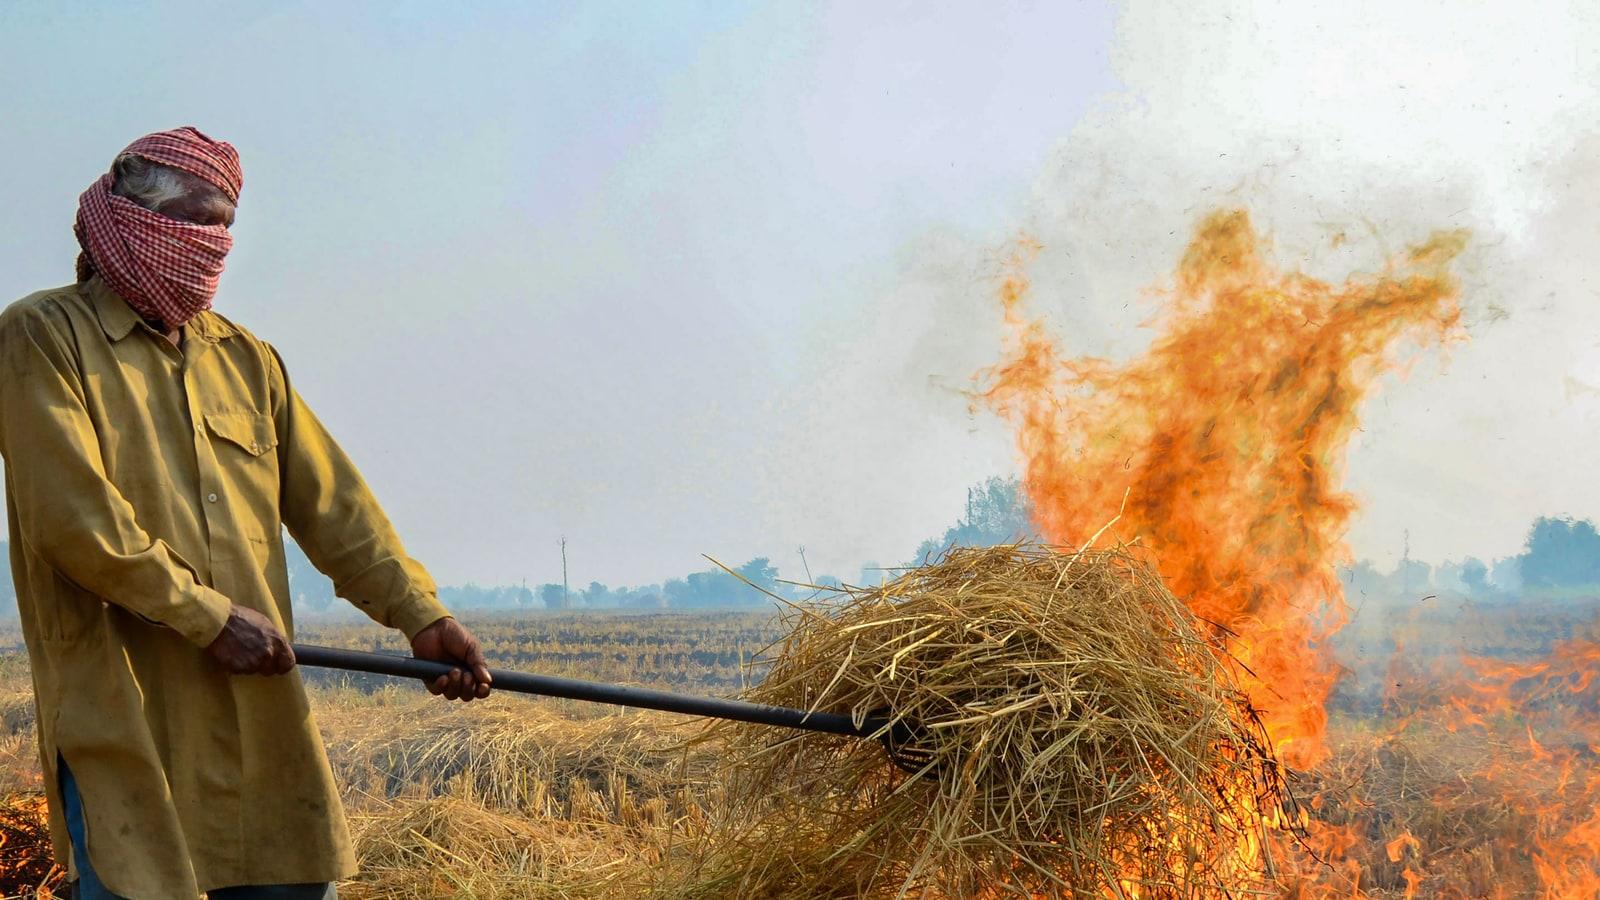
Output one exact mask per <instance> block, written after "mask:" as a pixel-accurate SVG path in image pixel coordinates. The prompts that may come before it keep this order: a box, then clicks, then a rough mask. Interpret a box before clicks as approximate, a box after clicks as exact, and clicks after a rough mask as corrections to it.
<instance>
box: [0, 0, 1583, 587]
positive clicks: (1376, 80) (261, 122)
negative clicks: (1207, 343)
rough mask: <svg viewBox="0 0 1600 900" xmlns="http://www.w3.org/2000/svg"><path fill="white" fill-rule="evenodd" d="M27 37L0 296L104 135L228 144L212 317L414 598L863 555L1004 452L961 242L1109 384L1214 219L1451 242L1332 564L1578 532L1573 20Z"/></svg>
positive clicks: (19, 283) (876, 552) (141, 32)
mask: <svg viewBox="0 0 1600 900" xmlns="http://www.w3.org/2000/svg"><path fill="white" fill-rule="evenodd" d="M65 6H66V5H65V4H59V3H46V2H17V0H10V2H4V0H0V146H3V149H4V152H5V160H6V166H7V174H8V176H9V178H8V179H7V191H6V200H7V202H6V205H5V209H4V212H3V213H0V296H8V297H15V296H21V295H22V294H24V293H27V292H29V291H31V290H35V289H37V288H40V287H44V286H49V285H56V284H60V283H63V282H65V281H67V280H69V279H70V277H71V271H72V259H73V256H74V253H75V247H74V243H73V240H72V236H71V231H70V225H71V222H72V217H73V212H74V206H75V203H76V198H77V195H78V193H79V192H80V191H81V190H82V189H83V188H84V186H85V185H87V184H88V183H89V182H90V181H91V180H92V179H93V178H95V177H96V176H98V175H99V174H100V173H101V172H102V171H104V169H105V167H106V165H107V164H108V163H109V161H110V159H111V157H112V155H113V154H114V153H115V152H116V151H117V150H118V149H119V148H121V147H122V146H123V145H124V144H126V143H127V142H128V141H129V140H131V139H132V138H134V137H136V136H138V135H139V134H142V133H144V132H147V131H151V130H155V129H159V128H168V127H172V126H174V125H178V124H184V123H192V124H195V125H198V126H200V127H201V128H202V129H205V130H207V131H209V132H210V133H212V134H214V135H216V136H219V137H223V138H226V139H228V140H231V141H233V142H234V143H235V144H237V145H238V147H239V149H240V151H241V153H242V155H243V159H244V167H245V173H246V179H245V190H244V196H243V202H242V205H241V208H240V212H239V220H238V225H237V226H236V228H235V234H236V237H237V243H236V249H235V250H234V253H233V255H232V256H231V257H230V261H229V267H228V271H227V273H226V274H225V275H224V278H223V285H222V291H221V293H220V294H219V296H218V305H219V307H220V308H221V309H222V310H223V311H225V312H227V313H228V314H229V315H231V316H233V317H234V318H236V319H237V320H239V321H241V322H243V323H245V324H246V325H248V326H250V327H251V328H253V329H254V330H256V332H257V333H259V334H260V335H262V336H263V337H266V338H268V339H269V340H272V341H274V342H275V343H276V344H277V345H278V346H279V348H280V349H281V350H282V352H283V355H284V356H285V358H286V359H287V360H288V363H289V365H290V371H291V374H292V375H293V377H294V379H295V381H296V383H297V385H298V386H299V387H300V388H301V390H302V391H303V393H305V394H306V396H307V397H308V399H310V401H311V402H312V403H313V405H314V406H315V407H316V408H317V409H318V410H319V412H320V413H321V414H322V415H323V417H324V418H325V419H326V420H327V421H328V422H329V424H330V425H331V427H332V428H333V429H334V431H335V432H336V433H337V434H338V435H339V436H340V437H341V439H342V440H343V442H344V443H345V444H346V446H347V448H348V449H349V450H350V451H351V453H352V455H353V456H354V457H355V458H356V460H357V461H358V462H359V463H360V464H361V465H362V466H363V468H364V470H365V472H366V474H367V475H368V478H369V480H370V481H371V482H372V483H373V485H374V486H375V488H376V489H377V491H378V493H379V495H380V497H381V498H382V499H383V501H384V502H385V504H386V505H387V507H388V509H389V510H390V512H391V514H392V515H393V517H394V518H395V520H396V522H397V524H398V525H399V526H400V529H401V532H402V534H404V535H405V536H406V539H407V541H408V542H409V543H410V545H411V547H412V550H413V552H414V553H415V554H416V555H417V556H418V557H420V558H421V559H423V560H424V561H425V562H427V563H428V564H429V565H430V566H431V567H433V569H434V570H435V572H436V574H437V575H438V576H439V577H440V579H441V580H443V581H446V582H459V581H464V580H467V579H476V580H478V581H480V582H507V581H516V580H520V579H522V578H527V579H528V580H530V581H535V582H537V581H546V580H550V579H552V578H554V577H556V576H557V575H558V574H559V557H558V553H557V541H558V539H559V538H560V536H561V535H563V534H565V535H566V536H567V538H568V539H569V547H570V550H571V556H572V560H573V570H572V574H573V578H574V580H575V581H577V582H579V583H586V582H587V581H589V580H590V579H600V580H603V581H607V582H610V583H613V584H615V583H618V582H625V583H626V582H641V581H652V580H656V579H659V578H662V577H667V576H671V575H675V574H679V573H681V572H684V571H687V570H690V569H693V568H698V567H701V566H703V565H704V563H703V561H702V560H701V559H700V556H699V555H700V554H701V553H709V554H712V555H715V556H717V557H719V558H722V559H725V560H728V561H730V562H739V561H742V560H745V559H748V558H750V557H752V556H756V555H767V556H770V557H772V558H773V559H774V560H775V561H776V562H777V563H778V565H779V566H780V567H781V568H782V569H783V570H784V571H785V572H786V573H788V574H791V575H793V574H797V573H798V572H799V567H798V561H799V560H798V556H797V554H796V553H795V548H796V547H797V546H799V545H801V544H804V545H805V546H806V547H807V556H808V558H809V559H810V561H811V563H812V565H813V568H814V570H815V571H818V572H833V573H836V574H839V575H843V576H845V577H851V576H853V575H855V574H856V572H857V567H858V566H859V565H860V564H861V563H863V562H868V561H876V562H879V563H895V562H899V561H903V560H904V559H906V557H907V556H908V555H909V554H910V553H911V552H912V551H913V549H914V548H915V547H916V545H917V542H918V541H919V540H921V539H922V538H925V537H928V536H930V535H933V534H936V533H938V532H939V531H940V530H941V529H942V528H943V527H944V526H945V525H947V524H949V523H950V522H951V521H952V520H953V519H954V518H955V517H956V516H957V515H959V514H960V512H961V507H962V501H963V497H964V492H965V489H966V486H967V485H969V484H972V483H974V482H976V481H978V480H980V479H982V478H983V477H985V476H987V475H990V474H994V473H1003V472H1008V471H1013V470H1014V468H1015V465H1016V457H1015V451H1014V449H1013V447H1012V444H1011V440H1010V436H1009V435H1008V433H1007V432H1006V429H1005V428H1004V427H1003V426H1002V425H1001V424H1000V423H998V422H996V421H995V420H994V419H993V418H992V417H989V416H987V415H985V414H983V413H977V414H973V413H971V412H970V411H969V403H968V398H967V397H966V396H965V395H964V394H963V393H962V392H963V390H964V389H966V388H969V387H970V386H971V384H972V382H971V376H972V374H973V373H974V372H975V371H977V370H978V369H979V368H981V367H983V366H985V365H987V364H990V363H993V362H994V361H995V360H996V358H997V357H998V354H999V352H1000V333H1001V329H1000V327H999V324H998V317H997V315H996V310H995V304H994V299H993V293H994V284H993V277H992V276H993V272H994V260H995V258H996V252H997V250H999V249H1001V248H1003V247H1004V246H1005V244H1006V242H1007V241H1008V240H1010V239H1011V238H1012V237H1013V236H1014V235H1015V234H1016V233H1017V232H1018V231H1020V230H1026V231H1027V232H1029V233H1030V234H1032V235H1034V236H1035V237H1037V238H1039V239H1040V240H1041V241H1042V242H1043V244H1044V250H1043V252H1042V253H1041V254H1040V257H1039V259H1038V261H1037V262H1036V264H1035V265H1034V267H1033V275H1034V278H1035V283H1036V289H1037V290H1036V297H1035V301H1034V306H1033V307H1032V308H1034V309H1036V310H1038V311H1039V312H1041V313H1044V314H1046V315H1048V316H1049V318H1050V320H1051V322H1052V323H1053V325H1054V327H1055V328H1056V329H1057V331H1058V332H1059V333H1060V335H1061V337H1062V341H1063V343H1064V345H1065V346H1066V347H1067V348H1068V349H1069V350H1071V351H1073V352H1080V353H1093V354H1098V355H1110V356H1114V357H1115V356H1122V355H1126V354H1129V353H1133V352H1137V351H1138V350H1139V349H1140V347H1142V346H1143V344H1144V343H1145V342H1146V341H1147V340H1148V332H1146V331H1141V330H1140V329H1139V328H1138V327H1137V325H1138V323H1139V322H1140V321H1141V320H1143V319H1144V318H1146V317H1147V316H1148V315H1149V314H1150V313H1151V312H1152V309H1151V307H1150V304H1149V300H1148V297H1149V294H1148V292H1147V290H1146V289H1147V288H1148V287H1149V286H1151V285H1152V284H1159V282H1160V281H1161V279H1162V278H1163V277H1164V276H1165V275H1166V274H1167V273H1169V272H1171V271H1172V268H1173V266H1174V264H1175V263H1176V261H1177V259H1178V258H1179V256H1180V255H1181V254H1182V252H1183V247H1184V242H1185V240H1186V237H1187V235H1188V233H1189V230H1190V228H1191V226H1192V224H1193V223H1194V222H1195V220H1196V219H1197V218H1198V217H1200V216H1201V215H1203V214H1204V213H1206V212H1207V211H1209V210H1210V209H1212V208H1214V207H1216V206H1218V205H1244V206H1246V207H1248V208H1249V209H1250V210H1251V212H1252V214H1253V216H1254V217H1255V219H1256V221H1257V222H1258V223H1259V224H1260V225H1261V226H1262V227H1263V228H1264V229H1265V230H1266V231H1267V233H1268V234H1269V235H1270V236H1271V238H1272V240H1273V242H1274V246H1275V248H1276V252H1277V254H1278V258H1279V259H1280V261H1281V262H1282V264H1283V265H1285V266H1286V267H1290V268H1302V269H1305V270H1307V271H1309V272H1311V273H1313V274H1318V275H1324V276H1327V277H1331V278H1343V277H1345V276H1347V275H1349V274H1350V273H1351V272H1360V271H1372V270H1374V269H1375V268H1377V267H1380V266H1381V265H1383V260H1384V258H1385V254H1387V253H1392V252H1394V251H1395V249H1396V248H1398V247H1403V246H1405V245H1406V244H1407V243H1408V242H1411V241H1416V240H1420V239H1422V238H1424V237H1426V236H1427V234H1428V233H1429V232H1430V231H1431V230H1433V229H1436V228H1458V227H1465V228H1469V229H1471V230H1472V231H1473V233H1474V235H1475V236H1476V240H1475V241H1474V243H1473V244H1472V246H1471V249H1470V250H1469V251H1468V253H1467V254H1466V256H1464V257H1463V259H1462V261H1461V272H1462V275H1463V278H1464V281H1465V284H1466V286H1467V296H1466V300H1467V306H1468V309H1469V317H1468V318H1469V323H1470V324H1469V331H1470V334H1471V338H1470V340H1469V341H1467V342H1466V343H1464V344H1460V345H1457V346H1455V347H1454V348H1452V349H1451V350H1450V351H1449V352H1448V353H1445V354H1440V353H1429V354H1427V355H1425V356H1424V357H1423V358H1421V359H1419V360H1417V361H1416V364H1415V365H1414V366H1412V367H1411V369H1410V375H1409V376H1408V377H1407V378H1404V379H1390V380H1388V381H1387V382H1386V383H1385V385H1384V387H1383V389H1382V390H1381V391H1380V392H1379V393H1378V395H1377V396H1375V397H1374V398H1373V400H1372V401H1371V402H1370V403H1369V404H1368V405H1367V407H1366V408H1365V409H1364V410H1363V415H1364V422H1363V429H1362V431H1361V432H1360V433H1359V434H1358V435H1357V436H1356V440H1355V444H1354V446H1353V450H1352V453H1351V456H1350V461H1349V462H1350V464H1349V473H1348V474H1349V479H1348V483H1349V486H1350V487H1351V489H1352V490H1354V491H1355V492H1356V494H1357V497H1358V499H1359V500H1360V502H1361V503H1362V512H1361V514H1360V515H1359V517H1358V518H1357V519H1356V520H1355V522H1354V523H1353V527H1352V530H1351V533H1350V542H1351V545H1352V548H1353V550H1354V552H1355V553H1357V554H1359V555H1362V556H1369V557H1373V558H1375V559H1377V560H1378V561H1379V562H1392V561H1393V560H1394V559H1395V558H1396V557H1397V556H1398V555H1399V553H1400V552H1401V549H1402V548H1403V547H1404V546H1405V536H1406V535H1407V534H1408V533H1409V535H1410V548H1411V552H1412V554H1413V556H1414V557H1416V558H1419V559H1425V560H1434V561H1437V560H1440V559H1444V558H1446V557H1451V558H1459V557H1461V556H1464V555H1466V554H1475V555H1478V556H1482V557H1485V558H1493V557H1497V556H1505V555H1508V554H1511V553H1515V552H1516V551H1517V549H1518V547H1519V545H1520V544H1521V542H1522V538H1523V536H1524V535H1525V533H1526V530H1527V528H1528V524H1529V523H1530V522H1531V521H1532V519H1533V517H1534V516H1537V515H1541V514H1550V513H1566V514H1572V515H1578V516H1589V517H1596V518H1600V479H1596V478H1594V477H1593V476H1592V474H1591V473H1592V472H1593V469H1594V463H1593V458H1594V449H1593V448H1594V446H1595V443H1596V439H1597V438H1600V302H1597V300H1600V296H1597V288H1596V285H1600V268H1597V263H1596V262H1595V260H1596V259H1600V255H1597V254H1596V253H1595V249H1594V248H1595V246H1596V244H1597V242H1600V203H1597V202H1596V199H1595V198H1596V197H1597V196H1600V131H1597V126H1596V123H1597V122H1600V12H1597V11H1596V10H1595V8H1594V6H1593V4H1592V3H1586V2H1579V0H1572V2H1552V3H1548V4H1541V5H1540V6H1539V8H1538V10H1537V11H1534V12H1530V10H1529V8H1528V7H1527V5H1526V4H1525V3H1522V2H1518V0H1484V2H1475V3H1471V4H1462V3H1456V2H1451V0H1350V2H1349V3H1344V4H1327V3H1317V2H1311V0H1304V2H1287V3H1285V2H1279V0H1215V2H1210V3H1193V4H1178V3H1171V2H1164V0H1124V2H1120V3H1118V4H1116V5H1115V6H1114V7H1112V6H1107V5H1103V4H1100V3H978V2H973V3H939V4H932V3H888V2H841V3H823V4H800V3H766V4H755V3H747V4H734V3H715V4H713V3H705V4H689V3H618V4H611V5H602V4H583V5H577V4H571V5H555V4H529V3H517V4H503V5H500V6H492V5H489V4H481V3H480V4H470V5H469V4H444V3H415V4H408V3H398V2H385V3H371V4H352V3H340V4H332V3H300V4H288V3H276V4H254V5H243V4H221V3H192V4H177V3H164V4H137V5H136V4H130V3H102V4H96V5H94V6H88V5H84V4H78V5H77V6H76V7H75V10H74V11H69V12H63V11H62V9H63V8H65ZM261 10H266V11H265V12H263V11H261ZM1335 233H1341V234H1343V235H1344V236H1345V238H1346V239H1345V240H1344V241H1343V242H1342V243H1340V244H1338V245H1333V244H1331V243H1330V240H1329V238H1330V236H1331V235H1333V234H1335Z"/></svg>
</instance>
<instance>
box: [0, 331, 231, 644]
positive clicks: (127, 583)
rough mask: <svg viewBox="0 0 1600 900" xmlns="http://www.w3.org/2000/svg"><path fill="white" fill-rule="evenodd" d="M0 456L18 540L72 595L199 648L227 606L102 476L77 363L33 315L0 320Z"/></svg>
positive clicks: (58, 336) (57, 334) (216, 629)
mask: <svg viewBox="0 0 1600 900" xmlns="http://www.w3.org/2000/svg"><path fill="white" fill-rule="evenodd" d="M0 360H3V362H0V371H3V373H4V374H3V377H0V452H3V453H4V456H5V463H6V478H7V480H8V481H9V482H10V483H11V501H12V505H13V508H14V509H13V511H14V513H15V515H16V517H17V521H18V525H19V531H20V538H21V540H22V541H23V542H24V543H25V544H27V546H28V547H29V548H30V549H31V550H32V551H33V552H34V553H35V554H37V555H38V556H39V558H40V559H42V560H43V561H44V562H45V563H46V564H47V565H49V566H50V567H51V568H52V569H54V570H55V571H56V572H58V573H60V574H61V575H62V576H63V577H65V578H66V579H67V580H69V581H71V582H72V583H73V584H76V585H77V586H79V587H80V588H82V589H84V590H86V591H89V592H90V593H92V594H94V595H96V596H98V597H100V598H101V599H102V600H105V601H107V602H110V603H115V604H117V605H118V606H121V607H123V608H125V609H128V610H130V611H131V612H133V613H135V614H137V615H139V616H142V617H143V618H145V619H147V620H149V621H152V622H155V623H158V624H161V625H165V626H167V627H169V628H171V629H173V630H174V631H177V632H178V633H179V634H181V635H183V636H184V637H185V638H187V639H188V640H189V641H191V642H193V643H194V644H196V645H198V646H201V647H204V646H206V645H208V644H210V643H211V642H212V640H214V639H215V638H216V636H217V635H218V634H219V633H221V631H222V626H223V625H224V624H226V623H227V621H228V611H229V609H230V608H231V606H232V603H231V602H230V601H229V600H228V598H226V597H224V596H223V595H222V594H220V593H218V592H217V591H216V590H214V589H212V588H210V587H208V586H206V585H204V584H201V583H200V580H199V578H198V577H197V574H196V571H195V569H194V568H193V567H192V566H191V565H190V564H189V563H188V562H186V561H185V560H184V559H183V558H182V557H180V556H179V555H178V553H177V551H176V550H174V549H173V548H172V547H170V546H169V545H168V544H167V543H166V542H165V541H160V540H154V539H152V538H151V537H150V535H149V534H147V533H146V532H145V531H144V529H143V528H141V527H140V526H139V522H138V520H137V518H136V516H135V515H134V509H133V506H132V504H130V503H129V502H128V500H127V498H125V497H123V496H122V492H121V491H119V490H118V489H117V487H116V485H114V484H112V483H111V482H110V480H109V479H107V477H106V472H105V461H104V460H103V458H102V457H101V455H100V443H99V440H98V438H97V436H96V434H95V429H94V424H93V422H92V420H91V419H90V417H89V412H88V408H87V405H86V403H85V399H84V398H85V395H84V391H83V382H82V380H81V375H80V373H79V371H78V364H77V356H76V354H75V353H74V352H73V351H72V349H71V347H70V346H69V345H68V344H67V342H66V340H65V337H64V332H63V329H62V328H58V327H53V326H52V324H51V322H50V321H49V317H48V314H47V313H46V312H45V311H44V310H43V309H41V308H38V307H18V308H13V309H12V310H10V311H8V312H7V313H6V314H5V316H3V317H0Z"/></svg>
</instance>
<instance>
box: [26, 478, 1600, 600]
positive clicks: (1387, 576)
mask: <svg viewBox="0 0 1600 900" xmlns="http://www.w3.org/2000/svg"><path fill="white" fill-rule="evenodd" d="M1033 536H1034V528H1033V525H1032V510H1031V509H1030V508H1029V505H1028V500H1027V494H1026V492H1025V491H1023V490H1022V486H1021V483H1020V482H1019V480H1018V479H1016V478H990V479H988V480H987V481H985V482H983V483H982V484H978V485H974V486H973V487H972V488H970V489H969V490H968V491H967V504H966V509H965V511H964V513H963V515H962V516H961V518H959V519H957V520H956V522H955V524H954V525H952V526H950V527H949V528H947V529H945V531H944V533H943V534H941V535H940V536H938V537H936V538H930V539H928V540H926V541H923V542H922V544H921V545H919V546H918V548H917V552H916V557H915V558H914V559H912V560H910V561H909V563H908V564H910V565H916V564H918V563H921V562H923V561H925V560H928V559H932V558H935V557H937V556H939V555H941V554H943V553H944V552H946V551H947V550H949V549H950V548H951V547H957V546H991V545H994V544H1001V543H1009V542H1011V541H1016V540H1022V539H1027V538H1030V537H1033ZM285 549H286V550H287V559H288V571H289V592H290V595H291V597H292V599H293V602H294V605H295V607H296V608H297V609H302V610H309V611H322V610H328V609H332V608H335V602H334V601H335V597H334V592H333V583H332V582H330V581H329V580H328V578H327V577H326V576H324V575H323V574H322V573H321V572H318V571H317V569H316V567H315V566H313V565H312V564H311V561H310V560H309V559H307V558H306V556H305V554H304V553H303V552H301V550H300V548H299V547H298V546H296V545H295V544H294V542H293V541H290V540H287V539H285ZM8 550H9V548H8V547H7V546H6V543H5V542H4V541H0V617H5V618H10V617H14V616H15V615H16V594H15V588H14V587H13V585H12V581H11V567H10V557H9V555H8ZM892 574H893V570H883V569H880V568H878V567H877V566H875V565H870V564H869V565H868V566H866V567H864V568H863V569H862V572H861V578H860V581H859V582H858V583H862V584H875V583H877V581H878V580H879V579H880V578H882V577H885V576H886V575H892ZM1340 577H1341V580H1342V581H1343V582H1344V585H1345V591H1346V594H1347V595H1349V596H1351V598H1352V599H1353V600H1355V599H1357V598H1359V597H1363V596H1370V597H1385V598H1405V597H1419V596H1424V595H1427V594H1430V593H1437V592H1445V591H1448V592H1453V593H1458V594H1462V595H1465V596H1472V597H1504V598H1511V597H1515V596H1518V595H1521V594H1532V593H1537V594H1544V595H1550V594H1557V595H1559V594H1564V593H1565V594H1595V595H1600V531H1597V530H1596V528H1595V524H1594V523H1593V522H1592V521H1590V520H1588V519H1576V518H1572V517H1570V516H1542V517H1540V518H1538V519H1536V520H1535V521H1534V523H1533V526H1532V527H1531V528H1530V529H1529V530H1528V536H1527V539H1526V541H1525V542H1524V545H1523V549H1522V552H1520V553H1517V554H1514V555H1512V556H1507V557H1503V558H1500V559H1495V560H1491V561H1484V560H1480V559H1478V558H1476V557H1470V556H1469V557H1466V558H1465V559H1461V560H1451V561H1446V562H1444V563H1441V564H1439V565H1437V566H1433V565H1429V564H1428V563H1425V562H1422V561H1421V560H1415V559H1409V558H1402V559H1401V560H1400V561H1399V562H1398V563H1397V564H1396V565H1395V566H1394V567H1393V568H1392V569H1389V570H1386V571H1385V570H1380V569H1379V568H1378V567H1377V566H1375V565H1374V564H1373V563H1371V562H1369V561H1367V560H1361V561H1358V562H1356V563H1355V564H1353V565H1351V566H1349V567H1346V568H1344V569H1342V570H1341V572H1340ZM806 580H807V581H810V582H812V586H801V585H796V584H790V583H787V582H785V581H782V580H780V578H779V573H778V570H777V568H776V567H775V566H774V565H773V564H772V561H771V560H770V559H768V558H766V557H757V558H756V559H752V560H750V561H748V562H746V563H744V564H743V565H741V566H738V567H735V568H734V569H733V570H732V571H731V572H729V571H725V570H723V569H721V568H716V567H708V568H706V569H704V570H701V571H698V572H692V573H689V574H687V575H684V576H682V577H679V578H670V579H667V580H666V581H663V582H659V583H656V584H647V585H640V586H635V587H610V586H607V585H605V584H602V583H601V582H598V581H591V582H589V583H588V584H587V585H584V586H581V587H579V586H573V587H570V588H564V587H563V586H562V585H561V584H559V583H548V582H547V583H544V584H538V585H533V586H530V585H526V584H523V585H500V586H481V585H477V584H471V583H468V584H464V585H451V586H446V587H442V588H440V591H439V596H440V599H441V600H443V601H444V602H445V605H447V606H449V607H451V608H453V609H500V610H518V609H521V610H529V609H574V610H577V609H716V608H728V609H738V608H746V609H748V608H758V607H761V606H764V605H766V604H767V603H770V602H771V598H770V597H769V596H767V594H769V593H770V594H775V595H777V596H779V597H783V598H786V599H799V598H801V597H805V596H809V595H811V594H812V593H814V590H815V587H816V586H822V587H828V586H835V587H836V586H838V585H839V584H840V581H839V579H838V578H835V577H833V576H831V575H817V576H815V577H808V578H807V579H806Z"/></svg>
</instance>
